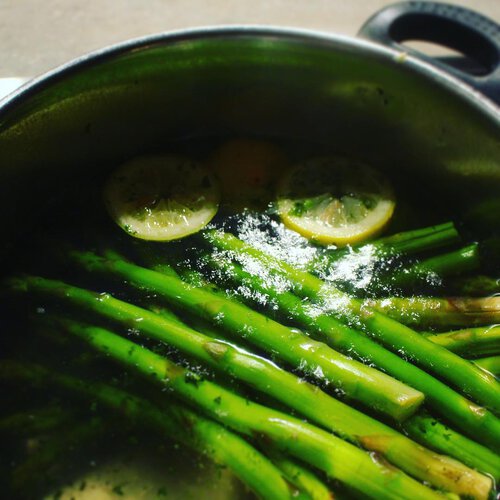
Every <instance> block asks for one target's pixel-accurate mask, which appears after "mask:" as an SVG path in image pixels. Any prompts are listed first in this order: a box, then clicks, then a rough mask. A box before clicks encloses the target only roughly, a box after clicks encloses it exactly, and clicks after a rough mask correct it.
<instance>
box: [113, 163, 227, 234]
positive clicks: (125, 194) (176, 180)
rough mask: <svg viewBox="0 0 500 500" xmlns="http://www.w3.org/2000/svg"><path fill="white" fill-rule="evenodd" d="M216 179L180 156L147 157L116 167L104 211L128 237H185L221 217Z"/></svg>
mask: <svg viewBox="0 0 500 500" xmlns="http://www.w3.org/2000/svg"><path fill="white" fill-rule="evenodd" d="M219 198H220V191H219V185H218V181H217V180H216V179H215V177H214V176H213V175H212V174H211V173H210V172H209V171H208V170H207V169H205V168H204V167H203V166H201V165H200V164H199V163H197V162H195V161H193V160H190V159H188V158H184V157H180V156H144V157H138V158H135V159H133V160H131V161H129V162H127V163H124V164H123V165H121V166H120V167H118V168H117V169H116V170H115V171H114V172H113V173H112V174H111V176H110V177H109V179H108V181H107V183H106V185H105V187H104V201H105V203H106V207H107V209H108V211H109V213H110V215H111V217H112V218H113V219H114V220H115V222H116V223H117V224H118V225H119V226H120V227H121V228H123V229H124V230H125V231H126V232H127V233H129V234H131V235H132V236H135V237H136V238H141V239H143V240H154V241H168V240H175V239H178V238H183V237H184V236H188V235H189V234H193V233H195V232H197V231H199V230H200V229H201V228H202V227H204V226H205V225H206V224H208V222H210V220H211V219H212V218H213V216H214V215H215V214H216V213H217V208H218V206H219Z"/></svg>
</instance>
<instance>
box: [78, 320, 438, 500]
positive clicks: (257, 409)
mask: <svg viewBox="0 0 500 500" xmlns="http://www.w3.org/2000/svg"><path fill="white" fill-rule="evenodd" d="M71 333H73V334H77V335H78V336H79V337H80V338H82V339H83V340H86V341H87V342H88V343H89V344H90V345H91V346H92V347H94V348H95V349H96V350H98V351H102V352H105V353H107V355H108V356H109V357H110V358H112V359H114V360H116V361H118V362H120V363H122V364H124V365H125V366H127V367H128V368H131V369H133V370H135V371H137V372H139V373H141V374H143V375H145V376H146V377H147V378H149V379H150V380H154V381H156V382H158V383H159V384H160V385H162V386H164V387H168V388H169V389H170V390H171V391H172V392H173V393H174V394H175V395H177V396H178V397H180V398H182V399H183V400H185V401H187V402H189V403H190V404H191V405H194V406H195V407H197V408H199V409H201V410H203V411H204V412H205V413H207V414H208V415H210V416H211V417H212V418H214V419H216V420H219V421H220V422H222V423H224V424H225V425H227V426H229V427H231V428H232V429H234V430H236V431H238V432H240V433H243V434H246V435H249V436H251V437H254V438H257V439H261V440H263V441H264V443H271V445H272V446H273V447H274V446H275V447H276V448H277V449H279V450H280V451H282V452H284V453H290V454H292V455H294V456H296V457H297V458H298V459H299V460H302V461H304V462H306V463H309V464H310V465H312V466H313V467H317V468H319V469H320V470H323V471H324V472H325V473H326V474H328V475H329V477H331V478H332V479H337V480H339V481H341V482H343V483H345V484H346V485H348V486H349V487H352V488H354V489H355V490H357V491H360V492H362V493H363V494H364V495H366V496H368V497H370V498H407V495H409V496H410V497H411V498H440V495H438V494H436V493H434V492H433V491H432V490H430V489H428V488H426V487H425V486H423V485H421V484H420V483H418V482H416V481H415V480H413V479H411V478H410V477H409V476H406V475H405V474H404V473H403V472H401V471H400V470H399V469H394V468H390V469H389V468H387V466H385V465H384V464H382V463H375V462H374V461H373V460H372V458H371V457H370V455H368V454H367V453H365V452H363V451H361V450H360V449H358V448H356V447H355V446H353V445H351V444H349V443H347V442H345V441H342V440H341V439H339V438H336V437H334V436H333V435H331V434H329V433H327V432H325V431H323V430H321V429H319V428H317V427H314V426H312V425H310V424H306V423H304V422H303V421H301V420H298V419H296V418H293V417H290V416H288V415H287V414H284V413H281V412H279V411H276V410H272V409H270V408H267V407H264V406H262V405H259V404H257V403H253V402H251V401H249V400H246V399H245V398H242V397H241V396H237V395H236V394H234V393H233V392H231V391H229V390H227V389H224V388H222V387H221V386H218V385H217V384H215V383H213V382H211V381H208V380H203V379H202V378H201V377H200V376H198V375H197V374H193V373H192V372H190V371H189V370H187V369H185V368H182V367H181V366H179V365H176V364H174V363H172V362H170V361H169V360H168V359H166V358H164V357H162V356H159V355H157V354H155V353H153V352H152V351H150V350H148V349H146V348H144V347H141V346H140V345H138V344H135V343H133V342H131V341H130V340H128V339H125V338H123V337H120V336H118V335H116V334H113V333H112V332H110V331H108V330H105V329H103V328H98V327H85V326H77V325H76V324H74V323H73V325H72V327H71ZM359 470H363V474H361V475H360V474H358V471H359ZM403 492H404V493H403Z"/></svg>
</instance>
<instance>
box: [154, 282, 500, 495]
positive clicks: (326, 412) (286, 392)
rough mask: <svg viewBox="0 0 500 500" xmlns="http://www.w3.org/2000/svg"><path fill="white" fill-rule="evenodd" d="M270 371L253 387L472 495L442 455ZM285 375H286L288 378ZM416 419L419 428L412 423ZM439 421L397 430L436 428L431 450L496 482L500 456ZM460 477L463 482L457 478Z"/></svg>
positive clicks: (412, 470) (410, 469)
mask: <svg viewBox="0 0 500 500" xmlns="http://www.w3.org/2000/svg"><path fill="white" fill-rule="evenodd" d="M197 281H199V279H198V280H197ZM154 310H155V312H156V313H157V314H160V315H166V316H167V317H168V318H172V317H173V318H175V319H177V321H178V318H177V317H176V316H175V315H173V314H172V313H171V312H170V311H168V310H165V309H163V308H157V307H154ZM194 323H195V324H196V323H198V324H197V326H196V328H197V329H200V331H202V332H204V333H206V334H207V335H210V336H211V337H212V338H217V336H218V333H217V332H214V331H212V330H210V329H208V328H207V326H206V324H203V323H202V322H200V321H198V322H197V321H196V319H194ZM240 352H241V351H240ZM254 366H255V367H257V364H256V363H255V364H254ZM268 367H269V365H268ZM271 367H272V369H271V370H268V371H266V372H264V371H263V372H262V375H263V377H264V378H263V382H264V384H265V385H264V386H260V387H259V386H258V385H257V384H256V383H255V381H256V380H258V377H256V376H255V375H254V376H253V380H252V381H253V382H254V384H253V386H254V387H255V388H258V389H259V390H261V391H262V392H265V393H267V394H269V395H273V396H274V397H275V398H276V399H278V400H280V401H281V402H283V403H285V404H287V405H289V406H290V407H291V408H294V409H295V410H297V411H299V412H300V413H302V414H303V415H304V416H306V417H308V418H309V419H310V420H311V421H312V422H315V423H316V424H318V425H321V426H323V427H325V428H326V429H329V430H332V431H333V432H335V433H336V434H338V435H340V436H341V437H342V438H343V439H346V440H348V441H351V442H353V443H355V444H357V445H358V446H361V447H364V448H366V449H368V450H371V451H375V452H377V453H379V454H380V455H382V456H383V457H384V458H386V459H387V460H389V462H392V463H393V464H394V465H397V466H398V467H399V468H400V469H402V470H404V471H406V472H407V473H409V474H410V475H413V476H414V477H416V478H418V479H421V480H422V481H424V482H428V483H429V484H431V485H434V486H436V487H439V488H442V489H444V490H448V491H452V492H454V493H457V494H460V495H462V496H463V495H465V496H467V495H470V494H471V493H467V492H466V490H467V486H466V482H465V481H464V479H463V478H464V476H463V475H462V474H463V472H462V473H461V472H460V471H459V469H457V468H456V464H454V463H453V462H451V463H450V462H448V459H447V458H446V457H443V456H438V455H434V456H432V454H431V455H429V453H428V452H427V450H425V449H423V448H419V447H418V446H417V447H416V446H415V443H414V442H411V441H410V442H408V441H407V440H405V439H404V438H403V436H402V435H401V434H398V433H397V432H395V431H394V429H392V428H390V427H388V426H385V425H383V424H382V423H381V422H379V421H377V420H374V419H372V418H370V417H368V416H367V415H365V414H363V413H361V412H359V411H356V410H354V409H353V408H351V407H349V406H346V405H344V404H343V403H341V402H340V401H337V400H332V399H331V398H330V397H328V396H326V395H325V394H324V393H323V391H321V390H320V389H319V388H317V387H316V388H315V390H312V391H311V392H310V393H309V394H307V392H308V391H309V389H310V388H309V387H308V385H309V384H307V383H305V382H302V381H299V382H300V383H301V385H300V386H299V387H297V386H296V387H295V389H294V390H293V391H291V390H290V388H291V386H290V385H288V386H287V384H286V382H285V381H284V380H283V381H282V380H281V377H278V373H277V371H282V370H280V369H279V368H277V367H276V366H274V365H272V364H271ZM286 376H287V377H288V378H289V377H290V376H289V375H288V374H287V375H286ZM270 382H272V384H271V383H270ZM325 396H326V397H325ZM414 418H415V419H416V423H417V424H418V425H416V423H415V422H413V419H414ZM437 423H439V422H437V421H436V419H434V418H432V417H430V416H427V415H426V414H425V413H422V412H419V413H418V414H416V415H415V416H414V417H410V418H409V419H408V420H406V421H405V422H403V423H401V424H400V427H401V429H402V430H403V432H404V433H405V434H410V435H412V434H413V435H414V437H415V439H416V440H417V441H418V442H419V443H422V444H425V443H427V441H428V440H429V436H427V435H426V434H425V430H424V431H423V435H422V434H421V433H418V432H416V431H415V430H414V429H415V428H418V429H420V428H422V427H423V428H424V429H425V427H430V426H432V428H433V430H434V431H433V434H434V433H437V434H438V435H439V436H438V438H437V439H433V438H432V436H431V437H430V441H431V442H432V449H433V450H435V451H437V452H439V453H442V454H444V455H448V456H450V457H453V458H456V459H459V460H460V461H462V462H463V463H464V464H466V465H468V466H469V467H473V468H475V469H477V470H478V471H480V472H482V473H484V474H488V475H490V476H492V477H493V478H494V479H496V480H499V479H500V456H499V455H497V454H496V453H493V452H492V451H490V450H489V449H488V448H485V447H483V446H481V445H479V444H478V443H476V442H474V441H471V440H470V439H467V438H465V437H464V436H461V435H460V434H458V433H457V432H455V431H450V429H449V428H448V427H445V426H444V425H442V424H439V426H437V425H436V424H437ZM369 436H384V438H383V440H382V441H380V440H378V439H375V440H372V439H370V438H369ZM365 437H366V438H367V439H365ZM456 437H458V442H456V441H455V438H456ZM401 438H403V440H401ZM382 442H383V444H384V446H382V447H380V446H377V444H380V443H382ZM464 443H466V445H464ZM457 449H460V450H461V451H460V453H459V454H456V450H457ZM422 464H425V466H424V467H422ZM460 477H461V478H462V479H458V478H460ZM471 479H472V478H471ZM476 481H477V480H476V479H472V483H476V484H479V483H477V482H476ZM462 483H463V484H462ZM472 483H471V484H472ZM474 488H475V487H474Z"/></svg>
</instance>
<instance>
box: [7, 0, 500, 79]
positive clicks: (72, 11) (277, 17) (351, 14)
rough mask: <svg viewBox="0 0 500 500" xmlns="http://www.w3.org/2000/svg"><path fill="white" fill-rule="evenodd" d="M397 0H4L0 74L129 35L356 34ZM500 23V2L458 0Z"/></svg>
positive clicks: (32, 70)
mask: <svg viewBox="0 0 500 500" xmlns="http://www.w3.org/2000/svg"><path fill="white" fill-rule="evenodd" d="M387 3H390V0H389V1H387V0H84V1H82V0H0V78H1V77H11V76H34V75H38V74H40V73H43V72H45V71H47V70H49V69H52V68H53V67H55V66H58V65H59V64H62V63H63V62H65V61H67V60H69V59H72V58H74V57H77V56H79V55H81V54H84V53H86V52H89V51H92V50H95V49H97V48H99V47H103V46H106V45H109V44H113V43H116V42H120V41H123V40H126V39H128V38H135V37H139V36H143V35H147V34H151V33H156V32H161V31H169V30H174V29H181V28H188V27H194V26H206V25H214V24H274V25H280V26H294V27H302V28H310V29H318V30H323V31H328V32H335V33H340V34H346V35H355V34H356V32H357V31H358V29H359V27H360V26H361V25H362V24H363V22H364V21H365V20H366V19H367V18H368V17H369V16H370V15H371V14H373V13H374V12H375V11H376V10H377V9H379V8H381V7H382V6H384V5H386V4H387ZM455 3H456V4H458V5H463V6H466V7H470V8H474V9H475V10H477V11H479V12H481V13H483V14H485V15H487V16H489V17H490V18H492V19H494V20H496V21H498V22H500V0H456V1H455Z"/></svg>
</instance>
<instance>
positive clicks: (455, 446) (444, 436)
mask: <svg viewBox="0 0 500 500" xmlns="http://www.w3.org/2000/svg"><path fill="white" fill-rule="evenodd" d="M403 428H404V431H405V432H406V433H408V435H409V436H410V437H411V438H412V439H414V440H415V441H418V442H419V443H422V444H423V445H424V446H427V447H428V448H430V449H431V450H436V451H441V450H442V449H443V448H446V449H447V450H448V453H449V454H450V456H453V457H455V458H456V459H457V460H460V461H461V462H463V463H464V464H465V463H470V462H471V461H472V462H474V464H475V465H474V466H475V467H476V468H477V469H478V470H483V471H484V472H487V471H490V474H491V475H492V477H494V478H495V479H496V480H497V481H498V477H496V474H495V472H494V470H495V469H496V468H497V467H498V464H499V462H500V455H498V447H497V448H496V449H495V450H494V451H489V452H488V450H485V448H483V447H482V446H481V445H479V444H478V443H476V442H474V441H472V440H471V439H468V438H466V437H464V436H462V435H460V434H459V433H458V432H456V431H454V430H453V429H451V428H450V427H448V426H446V425H444V424H443V423H442V422H440V421H439V420H436V419H435V418H432V417H431V416H429V415H426V414H425V413H424V412H420V413H419V414H418V415H415V416H413V417H412V418H411V419H408V420H407V421H406V422H405V423H404V427H403Z"/></svg>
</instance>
